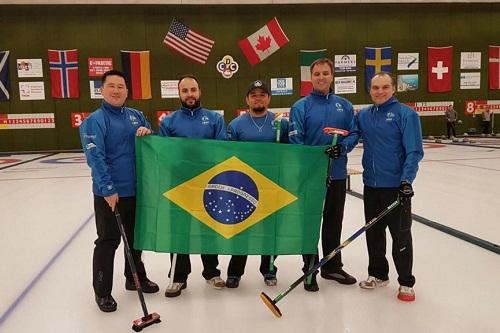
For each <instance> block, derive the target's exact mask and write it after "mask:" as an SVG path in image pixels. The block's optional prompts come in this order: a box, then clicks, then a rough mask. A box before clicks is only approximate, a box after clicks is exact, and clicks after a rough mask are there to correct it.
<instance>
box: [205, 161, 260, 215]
mask: <svg viewBox="0 0 500 333" xmlns="http://www.w3.org/2000/svg"><path fill="white" fill-rule="evenodd" d="M258 203H259V190H258V189H257V185H256V184H255V182H254V181H253V180H252V178H250V177H249V176H248V175H246V174H244V173H243V172H240V171H234V170H231V171H224V172H221V173H219V174H217V175H216V176H215V177H213V178H212V179H210V181H209V182H208V184H207V187H206V188H205V190H204V192H203V206H204V208H205V210H206V212H207V213H208V215H210V216H211V217H212V218H213V219H214V220H216V221H218V222H220V223H222V224H227V225H234V224H238V223H241V222H243V221H245V220H246V219H247V218H248V217H249V216H250V215H252V213H253V212H255V209H256V208H257V205H258Z"/></svg>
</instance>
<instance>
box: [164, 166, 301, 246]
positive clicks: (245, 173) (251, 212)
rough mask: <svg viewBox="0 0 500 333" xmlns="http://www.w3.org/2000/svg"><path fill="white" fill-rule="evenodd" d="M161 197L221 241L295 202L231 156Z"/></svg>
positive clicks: (289, 194) (277, 187)
mask: <svg viewBox="0 0 500 333" xmlns="http://www.w3.org/2000/svg"><path fill="white" fill-rule="evenodd" d="M163 195H164V196H165V197H167V198H168V199H170V200H171V201H173V202H174V203H175V204H177V205H178V206H179V207H181V208H182V209H184V210H185V211H186V212H188V213H189V214H191V215H192V216H193V217H195V218H196V219H198V220H199V221H201V222H203V223H204V224H206V225H207V226H208V227H210V228H212V229H213V230H215V231H216V232H217V233H219V234H220V235H222V236H223V237H225V238H231V237H233V236H234V235H236V234H238V233H240V232H242V231H243V230H245V229H247V228H249V227H251V226H252V225H254V224H256V223H258V222H260V221H262V220H263V219H265V218H266V217H268V216H269V215H271V214H273V213H275V212H277V211H278V210H280V209H281V208H283V207H285V206H287V205H289V204H290V203H292V202H294V201H295V200H297V197H296V196H294V195H292V194H291V193H290V192H288V191H286V190H285V189H283V188H281V187H280V186H279V185H277V184H276V183H274V182H273V181H271V180H270V179H269V178H267V177H265V176H264V175H262V174H261V173H259V172H258V171H257V170H255V169H253V168H252V167H251V166H249V165H248V164H246V163H245V162H243V161H241V160H240V159H238V158H237V157H235V156H233V157H230V158H229V159H227V160H225V161H223V162H221V163H219V164H217V165H215V166H214V167H212V168H210V169H208V170H207V171H205V172H203V173H201V174H199V175H198V176H196V177H194V178H192V179H190V180H188V181H186V182H184V183H182V184H180V185H178V186H176V187H174V188H173V189H171V190H169V191H167V192H165V193H163Z"/></svg>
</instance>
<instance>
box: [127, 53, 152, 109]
mask: <svg viewBox="0 0 500 333" xmlns="http://www.w3.org/2000/svg"><path fill="white" fill-rule="evenodd" d="M120 53H121V55H122V69H123V74H125V81H126V82H127V88H128V97H129V98H132V99H151V98H152V97H151V78H150V73H149V51H120Z"/></svg>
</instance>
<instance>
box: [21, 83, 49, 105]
mask: <svg viewBox="0 0 500 333" xmlns="http://www.w3.org/2000/svg"><path fill="white" fill-rule="evenodd" d="M19 98H20V99H21V101H38V100H44V99H45V85H44V83H43V81H33V82H19Z"/></svg>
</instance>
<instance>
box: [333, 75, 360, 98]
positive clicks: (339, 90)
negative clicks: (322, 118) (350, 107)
mask: <svg viewBox="0 0 500 333" xmlns="http://www.w3.org/2000/svg"><path fill="white" fill-rule="evenodd" d="M334 87H335V94H355V93H356V76H341V77H335V84H334Z"/></svg>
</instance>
